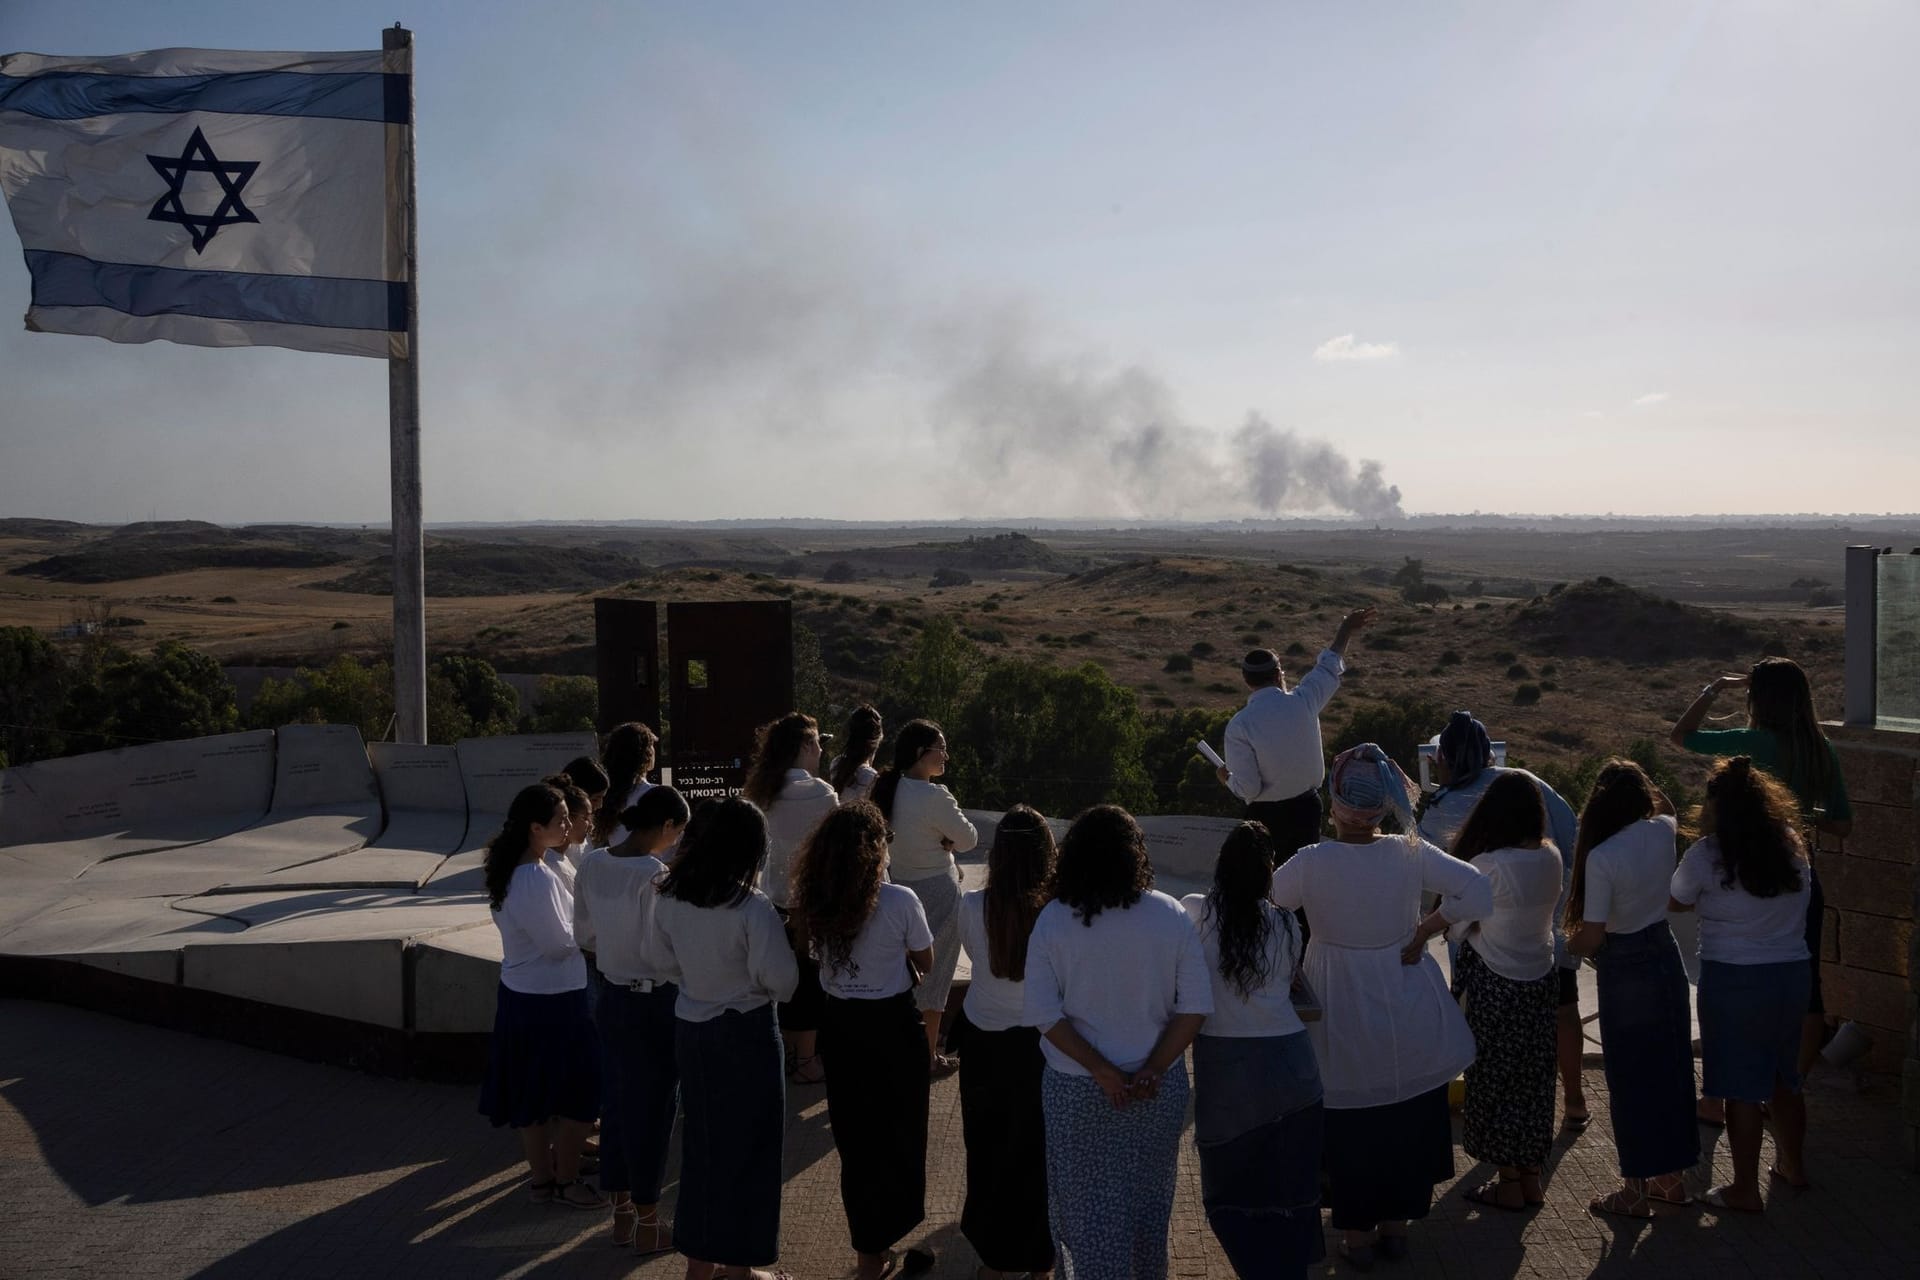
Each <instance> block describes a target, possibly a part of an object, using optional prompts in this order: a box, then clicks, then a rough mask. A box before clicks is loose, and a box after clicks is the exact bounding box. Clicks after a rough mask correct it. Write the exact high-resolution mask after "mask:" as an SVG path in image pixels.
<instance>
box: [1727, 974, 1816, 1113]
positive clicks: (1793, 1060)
mask: <svg viewBox="0 0 1920 1280" xmlns="http://www.w3.org/2000/svg"><path fill="white" fill-rule="evenodd" d="M1812 987H1813V976H1812V974H1811V973H1810V972H1809V970H1808V968H1807V962H1806V961H1805V960H1787V961H1782V962H1780V963H1777V964H1727V963H1726V962H1724V961H1720V960H1702V961H1701V962H1700V1074H1701V1077H1702V1080H1701V1086H1700V1091H1701V1092H1702V1093H1704V1094H1705V1095H1706V1096H1708V1097H1710V1098H1728V1099H1731V1100H1732V1101H1735V1102H1765V1101H1767V1100H1768V1099H1769V1098H1771V1097H1773V1091H1774V1086H1775V1084H1776V1083H1778V1084H1783V1085H1785V1086H1786V1087H1787V1088H1788V1089H1791V1090H1793V1091H1794V1092H1796V1093H1797V1092H1799V1089H1800V1071H1799V1059H1800V1022H1801V1019H1802V1018H1804V1017H1805V1016H1806V1012H1807V1001H1808V999H1809V998H1810V996H1811V993H1812Z"/></svg>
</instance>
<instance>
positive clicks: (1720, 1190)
mask: <svg viewBox="0 0 1920 1280" xmlns="http://www.w3.org/2000/svg"><path fill="white" fill-rule="evenodd" d="M1700 1199H1701V1201H1702V1202H1703V1203H1705V1204H1708V1205H1711V1206H1712V1207H1714V1208H1715V1209H1719V1210H1720V1211H1721V1212H1723V1213H1765V1212H1766V1206H1765V1205H1761V1206H1759V1207H1755V1208H1749V1207H1748V1206H1746V1205H1743V1204H1734V1203H1733V1202H1732V1201H1730V1200H1728V1199H1727V1189H1726V1188H1725V1187H1715V1188H1714V1189H1713V1190H1711V1191H1709V1192H1707V1194H1705V1195H1704V1196H1701V1197H1700Z"/></svg>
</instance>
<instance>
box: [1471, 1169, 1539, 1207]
mask: <svg viewBox="0 0 1920 1280" xmlns="http://www.w3.org/2000/svg"><path fill="white" fill-rule="evenodd" d="M1507 1187H1514V1188H1516V1189H1518V1190H1519V1192H1520V1203H1519V1204H1508V1203H1507V1202H1506V1201H1505V1200H1502V1199H1501V1198H1500V1192H1501V1191H1502V1190H1504V1189H1505V1188H1507ZM1467 1202H1468V1203H1469V1204H1477V1205H1484V1206H1486V1207H1487V1208H1489V1209H1504V1210H1505V1211H1506V1212H1508V1213H1525V1212H1526V1211H1527V1210H1529V1209H1534V1208H1538V1207H1539V1206H1537V1205H1534V1204H1530V1203H1528V1201H1527V1192H1526V1188H1525V1187H1524V1186H1523V1185H1522V1180H1521V1179H1519V1178H1509V1177H1508V1176H1507V1175H1506V1174H1504V1173H1503V1174H1501V1175H1500V1176H1499V1178H1497V1179H1496V1180H1494V1181H1492V1182H1483V1183H1481V1184H1480V1185H1479V1186H1477V1187H1474V1188H1472V1189H1471V1190H1469V1191H1468V1192H1467Z"/></svg>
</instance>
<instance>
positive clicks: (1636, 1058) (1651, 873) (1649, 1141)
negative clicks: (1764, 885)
mask: <svg viewBox="0 0 1920 1280" xmlns="http://www.w3.org/2000/svg"><path fill="white" fill-rule="evenodd" d="M1675 847H1676V832H1675V822H1674V817H1673V805H1672V804H1670V803H1669V802H1668V801H1667V798H1666V796H1664V795H1662V794H1661V792H1660V790H1659V788H1657V787H1655V786H1654V785H1653V781H1652V779H1650V778H1648V777H1647V774H1646V771H1645V770H1643V769H1642V768H1641V767H1640V766H1639V765H1637V764H1635V763H1634V762H1633V761H1631V760H1609V761H1608V762H1607V763H1606V764H1605V765H1604V766H1603V767H1602V768H1601V770H1600V773H1599V776H1598V777H1596V778H1595V779H1594V782H1593V792H1592V794H1590V795H1589V796H1588V797H1587V805H1586V808H1585V809H1583V810H1581V812H1580V838H1579V840H1578V841H1577V842H1576V843H1575V845H1574V851H1573V891H1572V892H1571V893H1570V894H1569V895H1568V897H1567V918H1566V919H1567V949H1568V950H1569V951H1572V952H1573V953H1574V954H1575V955H1584V956H1592V957H1593V967H1594V970H1595V972H1596V973H1597V974H1598V977H1599V981H1598V984H1597V985H1598V989H1599V995H1600V1051H1601V1054H1602V1065H1603V1067H1604V1069H1605V1071H1606V1074H1607V1097H1608V1099H1609V1105H1608V1108H1607V1110H1608V1112H1609V1113H1610V1116H1611V1119H1612V1121H1613V1145H1614V1148H1615V1150H1616V1151H1617V1152H1618V1154H1619V1165H1620V1180H1621V1184H1620V1187H1619V1189H1618V1190H1616V1191H1612V1192H1609V1193H1608V1194H1606V1195H1603V1196H1596V1197H1594V1198H1593V1199H1592V1200H1591V1201H1589V1202H1588V1205H1587V1207H1588V1208H1589V1209H1591V1210H1593V1211H1594V1212H1595V1213H1611V1214H1615V1215H1618V1216H1620V1217H1625V1218H1651V1217H1652V1216H1653V1205H1654V1203H1656V1202H1658V1203H1664V1204H1676V1205H1680V1204H1687V1203H1689V1202H1690V1200H1691V1197H1690V1196H1688V1194H1687V1185H1686V1181H1685V1179H1684V1177H1683V1176H1682V1175H1683V1174H1684V1173H1685V1172H1686V1170H1688V1169H1690V1168H1692V1167H1693V1166H1694V1165H1695V1164H1697V1163H1698V1162H1699V1160H1700V1127H1699V1125H1698V1123H1697V1122H1696V1121H1695V1118H1694V1110H1693V1030H1692V1025H1691V1021H1690V1019H1689V1018H1688V1017H1687V971H1686V968H1685V966H1684V965H1682V963H1681V960H1680V948H1679V946H1678V945H1677V944H1676V943H1675V942H1674V939H1673V930H1672V929H1671V928H1670V927H1668V924H1667V893H1668V887H1669V885H1670V884H1671V883H1672V880H1673V871H1674V863H1675V861H1677V859H1676V857H1675Z"/></svg>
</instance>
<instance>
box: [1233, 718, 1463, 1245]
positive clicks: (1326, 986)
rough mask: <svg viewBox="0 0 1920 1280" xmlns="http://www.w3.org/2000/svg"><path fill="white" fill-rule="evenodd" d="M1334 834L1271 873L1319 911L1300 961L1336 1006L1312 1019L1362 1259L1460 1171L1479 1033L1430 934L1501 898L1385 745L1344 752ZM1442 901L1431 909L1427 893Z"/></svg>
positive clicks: (1349, 1222)
mask: <svg viewBox="0 0 1920 1280" xmlns="http://www.w3.org/2000/svg"><path fill="white" fill-rule="evenodd" d="M1328 790H1329V792H1330V794H1331V797H1332V801H1333V831H1334V836H1333V839H1331V840H1322V841H1320V842H1319V843H1318V844H1312V845H1308V846H1307V847H1306V848H1304V849H1302V850H1301V851H1300V852H1299V853H1297V854H1295V855H1294V856H1293V857H1292V858H1291V859H1290V860H1289V861H1288V862H1287V863H1286V864H1285V865H1284V866H1281V867H1280V868H1279V869H1278V870H1276V871H1275V872H1274V873H1273V886H1272V889H1271V890H1270V895H1271V898H1272V901H1273V903H1274V905H1275V906H1280V907H1285V908H1287V909H1288V910H1299V909H1301V908H1303V907H1304V908H1305V909H1306V912H1307V914H1308V915H1310V916H1312V917H1313V936H1312V938H1311V939H1309V940H1308V942H1307V952H1306V959H1305V962H1304V963H1303V965H1302V973H1303V974H1304V976H1305V978H1306V982H1307V985H1308V987H1310V988H1311V989H1312V991H1313V992H1314V994H1315V995H1316V996H1317V997H1318V998H1319V1001H1320V1003H1321V1005H1322V1006H1323V1008H1324V1009H1325V1013H1324V1014H1323V1015H1322V1017H1321V1018H1320V1020H1319V1021H1317V1022H1311V1023H1308V1024H1307V1034H1308V1036H1309V1038H1310V1039H1311V1040H1312V1041H1313V1047H1314V1055H1315V1057H1316V1058H1317V1060H1318V1061H1319V1065H1320V1078H1321V1080H1322V1081H1323V1083H1324V1085H1325V1090H1326V1092H1325V1097H1324V1100H1323V1104H1324V1106H1325V1107H1326V1166H1327V1174H1328V1192H1329V1194H1328V1201H1329V1204H1330V1207H1331V1208H1332V1210H1333V1225H1334V1227H1335V1228H1336V1229H1337V1230H1339V1231H1340V1232H1341V1233H1342V1238H1341V1242H1340V1251H1341V1253H1342V1254H1343V1255H1344V1256H1345V1257H1346V1258H1347V1260H1348V1261H1349V1263H1350V1264H1351V1265H1354V1266H1356V1267H1361V1268H1364V1267H1367V1266H1370V1265H1372V1262H1373V1254H1374V1247H1375V1244H1376V1239H1375V1232H1376V1230H1377V1231H1378V1233H1379V1234H1378V1239H1377V1243H1378V1247H1379V1249H1380V1252H1381V1253H1383V1254H1385V1255H1386V1256H1387V1257H1389V1258H1395V1257H1400V1256H1402V1255H1404V1254H1405V1252H1406V1248H1407V1238H1406V1226H1407V1223H1408V1221H1410V1220H1411V1219H1414V1218H1424V1217H1426V1216H1427V1211H1428V1210H1429V1209H1430V1208H1431V1207H1432V1203H1433V1188H1434V1184H1435V1183H1437V1182H1440V1181H1442V1180H1444V1179H1446V1178H1450V1177H1452V1176H1453V1128H1452V1121H1451V1118H1450V1116H1449V1113H1448V1110H1447V1086H1448V1084H1450V1083H1451V1082H1452V1081H1453V1078H1454V1077H1455V1076H1457V1075H1459V1074H1460V1072H1461V1071H1462V1070H1463V1069H1465V1067H1466V1065H1467V1064H1468V1063H1469V1062H1472V1061H1473V1035H1472V1033H1471V1032H1470V1031H1468V1030H1467V1020H1466V1017H1465V1016H1464V1015H1463V1014H1462V1013H1461V1012H1460V1006H1459V1004H1457V1003H1456V1002H1455V1001H1454V999H1453V996H1452V995H1451V994H1450V993H1449V992H1448V991H1447V983H1446V979H1445V978H1443V977H1442V976H1441V974H1440V966H1439V965H1438V964H1437V963H1435V961H1434V959H1433V957H1432V956H1430V955H1428V954H1427V952H1426V947H1427V943H1428V941H1429V940H1431V939H1432V938H1433V937H1434V936H1436V935H1437V934H1439V933H1440V932H1441V931H1442V930H1443V929H1445V928H1446V927H1447V926H1448V925H1449V924H1451V923H1453V922H1455V921H1460V920H1478V919H1480V918H1482V917H1484V916H1486V915H1487V914H1488V913H1489V912H1491V911H1492V910H1493V886H1492V884H1491V883H1490V882H1489V881H1488V880H1487V878H1486V877H1485V876H1483V875H1481V874H1480V873H1479V872H1478V871H1476V870H1474V869H1473V868H1472V867H1470V866H1468V865H1467V864H1466V863H1464V862H1461V861H1459V860H1458V859H1455V858H1452V857H1449V856H1448V855H1447V854H1446V853H1445V852H1444V851H1442V850H1440V849H1438V848H1436V847H1435V846H1433V845H1431V844H1429V843H1428V842H1426V841H1425V840H1422V839H1420V838H1419V837H1418V836H1415V835H1405V836H1397V835H1396V836H1383V835H1382V834H1381V831H1380V824H1381V822H1382V820H1383V819H1385V818H1386V817H1387V815H1388V814H1392V815H1394V816H1395V817H1396V818H1398V820H1399V822H1400V824H1401V826H1402V827H1403V828H1406V829H1411V827H1412V825H1413V796H1414V786H1413V783H1412V782H1410V781H1408V779H1407V775H1406V774H1405V773H1404V772H1402V771H1401V769H1400V766H1399V765H1397V764H1395V763H1394V762H1393V761H1392V760H1390V759H1388V758H1387V755H1386V753H1385V752H1383V751H1382V750H1381V749H1380V748H1379V747H1378V746H1377V745H1375V744H1374V743H1371V742H1363V743H1361V744H1360V745H1359V746H1357V747H1353V748H1351V749H1350V750H1347V751H1343V752H1341V753H1340V755H1338V756H1336V757H1335V758H1334V762H1333V770H1332V773H1331V775H1330V778H1329V783H1328ZM1427 893H1437V894H1439V895H1440V905H1439V907H1438V908H1437V909H1436V910H1435V911H1434V912H1433V913H1432V914H1431V915H1428V916H1427V917H1425V918H1424V919H1423V918H1422V917H1421V914H1420V904H1421V898H1422V895H1423V894H1427Z"/></svg>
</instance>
